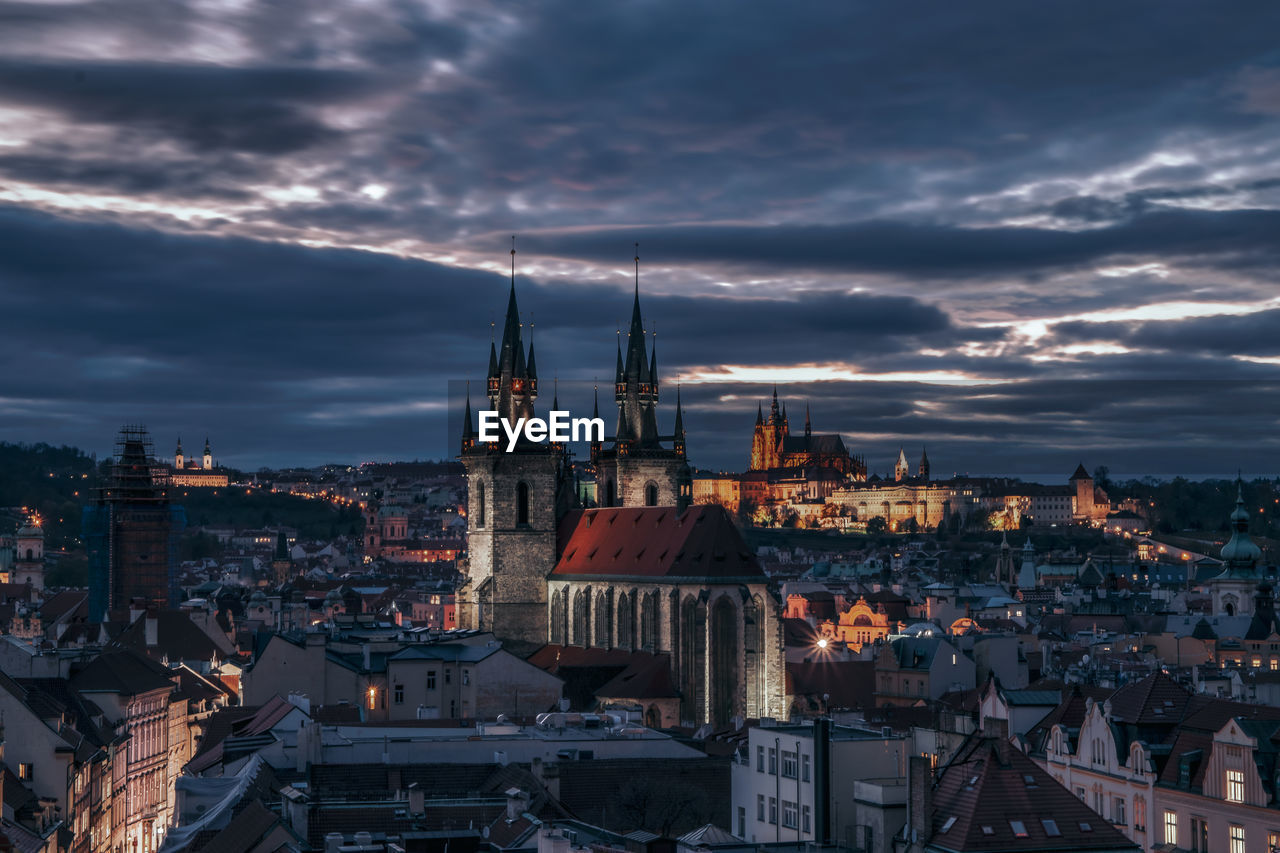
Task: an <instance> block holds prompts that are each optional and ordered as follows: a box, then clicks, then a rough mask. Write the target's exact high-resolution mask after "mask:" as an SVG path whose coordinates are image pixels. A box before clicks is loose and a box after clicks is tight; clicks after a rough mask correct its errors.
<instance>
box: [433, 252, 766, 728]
mask: <svg viewBox="0 0 1280 853" xmlns="http://www.w3.org/2000/svg"><path fill="white" fill-rule="evenodd" d="M511 255H512V266H511V287H510V291H509V295H508V298H507V313H506V317H505V320H504V323H503V329H502V338H501V344H500V345H498V344H496V343H491V344H490V348H489V369H488V375H487V378H486V396H487V398H488V408H489V410H491V411H495V412H497V413H498V415H499V416H500V417H503V418H507V419H508V420H509V421H511V422H514V421H515V419H518V418H521V417H524V418H530V417H533V416H534V411H535V407H534V404H535V401H536V400H537V396H538V372H537V363H536V358H535V354H534V348H533V344H532V343H530V344H529V345H528V347H527V348H526V346H525V343H524V341H523V338H522V334H521V322H520V311H519V306H518V305H517V300H516V286H515V250H514V249H512V252H511ZM636 264H637V273H636V292H635V297H634V299H633V303H632V317H631V325H630V330H629V333H628V339H627V348H626V353H625V355H624V354H623V351H622V347H621V341H619V345H618V352H617V369H616V371H615V383H614V399H615V402H616V403H617V406H618V415H617V422H616V428H615V431H614V435H613V436H611V437H609V436H606V437H605V438H604V440H602V441H596V442H593V443H592V445H591V450H590V452H591V460H592V462H593V463H594V465H595V467H596V478H597V483H598V484H600V491H599V492H598V493H599V494H600V496H601V501H600V502H601V504H602V506H600V507H596V508H583V507H582V506H580V505H579V503H578V501H577V497H576V494H575V489H574V483H573V477H572V467H571V465H570V453H569V449H568V448H567V447H564V446H562V445H558V444H555V443H549V444H543V443H534V442H531V441H528V440H527V439H524V438H522V439H521V440H520V441H519V442H518V443H517V444H516V446H515V447H514V448H513V449H512V450H511V451H510V452H507V448H506V447H505V446H500V445H497V444H493V443H481V442H478V441H477V440H476V430H475V421H474V415H473V412H472V408H471V398H470V394H469V393H468V395H467V400H466V404H465V410H464V420H463V427H462V441H461V453H460V458H461V460H462V463H463V466H464V467H465V468H466V474H467V483H468V494H467V540H468V554H469V560H468V563H467V566H466V570H465V571H466V576H465V579H464V581H463V583H462V585H461V586H460V587H459V589H458V621H459V626H460V627H463V628H473V629H479V630H485V631H492V632H494V633H495V634H496V635H498V636H499V637H501V638H503V639H504V640H507V641H508V642H509V643H511V644H512V645H516V646H524V647H526V648H528V649H529V650H533V649H535V648H538V647H543V646H550V647H555V648H557V649H563V648H565V647H579V648H580V649H582V650H584V652H583V653H584V654H590V653H591V652H593V651H600V652H603V651H605V650H608V651H610V652H611V653H614V654H616V653H617V652H618V651H622V652H626V653H630V656H631V657H632V658H635V659H637V660H639V659H644V660H652V661H662V662H663V664H662V665H663V666H665V667H666V668H667V671H666V673H665V676H666V677H667V680H669V683H670V684H671V685H672V686H673V687H674V689H675V690H676V691H678V693H679V697H680V698H679V710H678V714H677V715H676V717H677V718H676V719H668V716H669V714H668V712H666V711H664V710H662V709H661V708H659V703H654V704H652V705H650V706H649V707H647V708H646V712H645V713H646V720H653V721H655V722H656V723H661V724H662V725H667V724H675V723H679V722H693V723H705V722H715V723H727V722H728V721H729V720H730V719H732V718H733V717H761V716H779V715H782V714H783V712H784V708H783V701H784V699H783V687H784V670H783V666H784V663H783V639H782V620H781V615H782V609H781V602H780V600H779V598H778V595H777V592H776V590H775V589H774V588H773V587H772V586H771V584H770V583H769V581H768V578H767V577H766V576H765V574H764V570H763V569H762V568H761V566H760V564H759V562H758V561H757V560H756V558H755V555H754V554H753V553H752V551H751V549H750V548H749V547H748V546H747V545H746V543H745V542H744V541H743V540H742V537H741V534H740V533H739V532H738V530H737V528H736V527H735V526H734V524H733V521H732V519H731V518H730V517H729V515H728V513H727V512H726V511H725V510H724V509H723V508H721V507H718V506H699V507H692V506H691V503H692V486H691V477H690V471H689V466H688V463H687V461H686V456H685V433H684V418H683V412H682V410H681V406H680V401H679V395H678V394H677V399H676V405H675V412H674V421H673V428H672V430H671V432H669V433H663V432H662V431H661V429H660V427H659V408H658V402H659V391H660V388H661V383H660V380H659V377H658V367H657V353H656V349H655V348H653V347H651V346H650V345H649V343H648V341H647V340H646V331H645V328H644V322H643V319H642V315H641V311H640V295H639V258H636ZM552 408H553V409H557V408H558V401H553V403H552ZM594 416H595V417H599V416H600V415H599V400H598V399H597V401H596V404H595V412H594ZM619 698H629V699H635V700H638V701H640V702H641V704H647V700H646V698H645V697H619Z"/></svg>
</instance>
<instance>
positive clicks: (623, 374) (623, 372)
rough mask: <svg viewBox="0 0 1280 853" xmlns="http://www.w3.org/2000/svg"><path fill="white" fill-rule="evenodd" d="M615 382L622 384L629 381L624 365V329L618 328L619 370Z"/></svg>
mask: <svg viewBox="0 0 1280 853" xmlns="http://www.w3.org/2000/svg"><path fill="white" fill-rule="evenodd" d="M613 381H614V384H616V385H621V384H622V383H623V382H626V381H627V377H626V370H625V369H624V368H623V366H622V330H621V329H618V370H617V374H616V378H615V379H614V380H613Z"/></svg>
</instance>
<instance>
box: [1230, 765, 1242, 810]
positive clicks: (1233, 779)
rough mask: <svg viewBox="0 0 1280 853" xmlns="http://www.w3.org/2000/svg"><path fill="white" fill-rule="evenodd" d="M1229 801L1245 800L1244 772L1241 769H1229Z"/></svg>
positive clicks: (1239, 801) (1240, 801)
mask: <svg viewBox="0 0 1280 853" xmlns="http://www.w3.org/2000/svg"><path fill="white" fill-rule="evenodd" d="M1227 802H1229V803H1243V802H1244V772H1243V771H1241V770H1228V771H1227Z"/></svg>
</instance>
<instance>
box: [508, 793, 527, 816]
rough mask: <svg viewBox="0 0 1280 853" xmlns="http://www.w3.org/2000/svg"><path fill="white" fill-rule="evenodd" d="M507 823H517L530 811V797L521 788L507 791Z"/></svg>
mask: <svg viewBox="0 0 1280 853" xmlns="http://www.w3.org/2000/svg"><path fill="white" fill-rule="evenodd" d="M506 793H507V821H508V822H511V821H516V820H519V819H520V815H522V814H524V813H525V812H527V811H528V810H529V795H528V794H526V793H525V792H524V791H521V790H520V789H519V788H508V789H507V792H506Z"/></svg>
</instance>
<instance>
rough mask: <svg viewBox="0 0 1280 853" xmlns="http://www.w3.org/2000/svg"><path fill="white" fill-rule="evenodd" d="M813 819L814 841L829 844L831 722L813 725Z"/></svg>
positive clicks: (816, 722)
mask: <svg viewBox="0 0 1280 853" xmlns="http://www.w3.org/2000/svg"><path fill="white" fill-rule="evenodd" d="M813 819H814V826H813V829H814V840H815V841H816V842H817V843H818V844H819V845H826V844H830V843H831V720H829V719H828V718H826V717H821V718H819V719H817V720H815V721H814V723H813Z"/></svg>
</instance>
